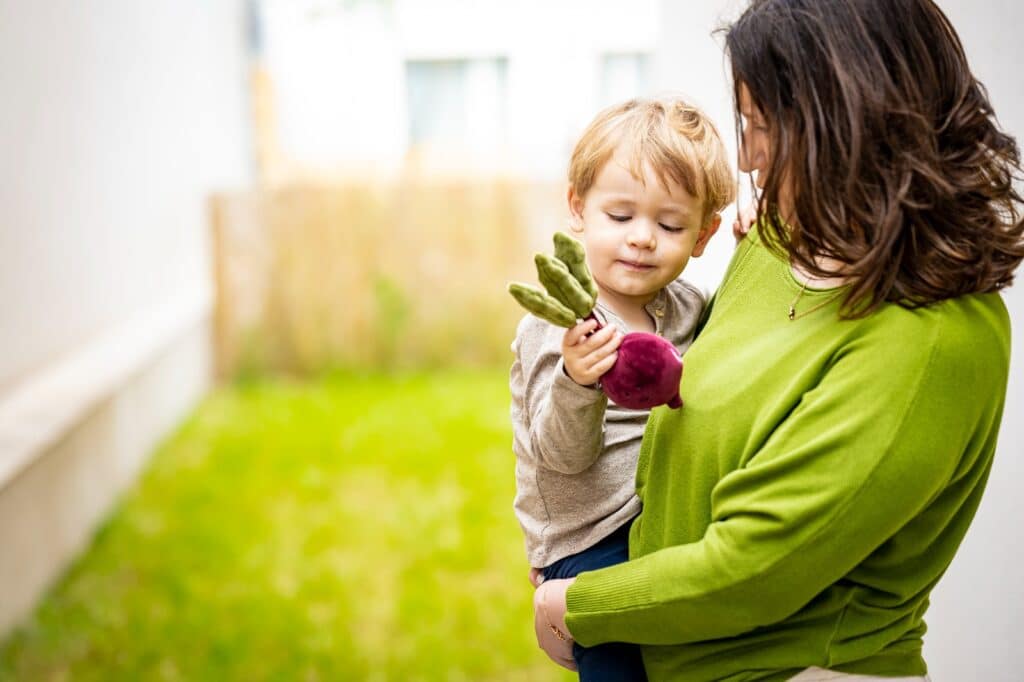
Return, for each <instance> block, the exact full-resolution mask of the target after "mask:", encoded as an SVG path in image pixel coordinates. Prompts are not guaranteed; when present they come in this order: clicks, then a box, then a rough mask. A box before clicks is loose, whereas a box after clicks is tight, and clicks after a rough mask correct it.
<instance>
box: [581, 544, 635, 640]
mask: <svg viewBox="0 0 1024 682" xmlns="http://www.w3.org/2000/svg"><path fill="white" fill-rule="evenodd" d="M651 600H652V599H651V582H650V576H649V574H648V571H647V565H646V563H645V562H638V561H627V562H625V563H622V564H617V565H615V566H610V567H608V568H602V569H599V570H596V571H585V572H583V573H580V574H579V575H578V576H576V582H574V583H573V584H572V585H571V586H570V587H569V590H568V592H566V595H565V603H566V614H565V624H566V627H568V628H569V632H570V633H571V634H572V636H573V638H574V639H575V640H576V641H577V642H579V643H580V644H581V645H582V646H594V645H595V644H602V643H604V642H615V641H620V640H621V636H619V635H616V634H615V627H614V622H613V621H614V619H615V616H616V613H618V612H623V611H628V610H631V609H637V608H641V607H643V606H644V605H646V604H650V603H651Z"/></svg>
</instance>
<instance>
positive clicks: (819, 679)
mask: <svg viewBox="0 0 1024 682" xmlns="http://www.w3.org/2000/svg"><path fill="white" fill-rule="evenodd" d="M789 680H790V682H831V681H832V680H835V682H868V680H879V682H931V678H930V677H928V676H927V675H925V676H924V677H875V676H874V675H850V674H849V673H840V672H836V671H835V670H825V669H824V668H818V667H814V668H807V669H806V670H804V671H803V672H801V673H800V674H799V675H797V676H796V677H791V678H789Z"/></svg>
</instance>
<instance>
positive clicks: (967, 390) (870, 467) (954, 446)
mask: <svg viewBox="0 0 1024 682" xmlns="http://www.w3.org/2000/svg"><path fill="white" fill-rule="evenodd" d="M883 331H884V330H877V333H876V334H875V338H863V339H860V340H859V341H858V342H856V343H854V344H852V345H851V347H849V348H847V349H845V350H844V351H843V352H842V353H841V354H840V356H839V357H835V358H833V360H832V364H831V366H830V367H829V369H828V370H827V371H826V372H825V373H824V374H823V376H822V378H821V380H820V382H819V383H818V385H817V386H816V387H815V388H814V389H812V390H810V391H808V392H806V393H804V395H803V397H802V398H801V400H800V402H799V403H798V404H797V406H796V407H795V408H794V409H793V411H792V412H791V413H790V414H789V416H788V417H787V418H786V419H785V420H784V421H782V422H781V423H780V425H779V426H778V428H776V429H775V430H774V431H773V432H772V434H771V435H770V437H768V439H767V440H766V441H765V442H764V443H763V444H762V445H761V447H760V448H758V449H757V450H756V452H755V454H754V455H753V456H752V457H751V458H750V459H749V460H748V461H747V462H745V464H744V465H743V466H742V467H741V468H739V469H737V470H735V471H732V472H730V473H728V474H727V475H725V476H724V477H723V478H722V479H721V480H720V481H719V482H718V484H717V485H716V486H715V488H714V490H713V493H712V499H711V514H712V516H711V523H710V526H709V527H708V528H707V530H706V533H705V535H704V537H703V538H702V539H700V540H699V541H697V542H693V543H690V544H685V545H677V546H670V547H666V548H663V549H661V550H658V551H655V552H653V553H651V554H648V555H646V556H642V557H639V558H637V559H634V560H631V561H628V562H626V563H624V564H620V565H617V566H613V567H610V568H606V569H602V570H599V571H593V572H585V573H582V574H580V575H579V577H578V579H577V581H576V583H575V584H574V585H573V586H572V587H571V588H570V589H569V591H568V595H567V604H568V613H567V618H566V623H567V625H568V627H569V629H570V631H571V632H572V634H573V636H574V637H575V638H576V639H577V640H578V641H579V642H580V644H582V645H584V646H592V645H594V644H597V643H600V642H607V641H626V642H637V643H641V644H683V643H687V642H694V641H701V640H708V639H716V638H723V637H731V636H736V635H740V634H742V633H744V632H747V631H750V630H753V629H754V628H757V627H760V626H764V625H769V624H772V623H776V622H779V621H781V620H783V619H785V618H786V617H788V616H790V615H792V614H794V613H795V612H797V611H798V610H800V609H801V608H802V607H803V606H804V605H806V604H807V603H808V602H810V601H811V600H812V599H813V598H814V597H815V596H816V595H818V594H819V593H820V592H822V591H823V590H824V589H826V588H827V587H828V586H830V585H831V584H833V583H835V582H836V581H838V580H840V579H841V578H842V577H843V576H844V575H846V574H847V573H848V572H850V571H851V570H852V569H853V568H854V567H856V566H857V565H858V564H859V563H860V562H862V561H863V560H864V559H865V558H866V557H867V556H868V555H869V554H871V553H872V552H873V551H874V550H876V549H877V548H879V547H880V546H881V545H882V544H883V543H885V542H886V541H887V540H889V539H890V538H892V536H893V535H895V534H896V533H897V531H899V529H900V528H901V527H903V526H904V524H906V523H907V522H908V521H909V520H911V519H913V518H914V517H915V516H917V515H918V514H919V513H921V512H922V510H923V509H925V508H926V507H927V506H928V505H929V504H930V503H931V502H932V501H933V500H934V499H935V498H936V497H937V496H938V495H939V494H940V492H941V491H942V490H943V489H944V487H945V486H946V485H948V484H949V482H950V480H951V478H952V477H954V473H955V472H956V470H957V467H958V466H960V465H961V459H962V458H963V457H964V453H965V452H970V451H971V443H972V442H974V441H976V440H977V439H979V438H982V437H984V434H988V433H989V432H990V431H991V430H992V429H995V428H998V423H999V419H998V412H999V411H1000V409H1001V407H1000V406H1001V403H1000V402H999V401H998V400H987V399H975V397H978V396H990V395H994V394H995V393H994V392H996V391H998V390H999V388H998V383H999V381H1000V377H999V376H998V375H997V373H996V372H994V371H992V370H991V369H990V368H991V367H992V366H994V365H996V364H997V363H994V362H991V361H990V358H985V357H982V356H983V355H984V354H985V349H984V348H982V349H978V348H971V339H970V337H969V335H966V334H963V333H958V334H956V335H955V339H954V341H953V342H952V343H951V342H948V339H947V338H944V337H943V335H942V334H941V333H940V331H941V326H940V325H936V328H935V329H934V330H933V331H934V334H933V335H931V336H932V337H931V338H929V337H928V336H919V337H917V338H913V339H912V340H911V339H906V340H897V341H896V342H895V343H894V340H893V339H892V338H891V335H887V334H883V333H882V332H883ZM1002 381H1003V385H1004V387H1005V377H1003V378H1002ZM663 431H664V430H663ZM979 434H981V435H979ZM674 437H676V435H675V434H672V433H664V432H659V431H658V430H657V429H653V430H650V429H649V430H648V434H647V439H645V441H644V448H645V449H647V448H653V449H656V451H657V452H660V453H665V452H669V453H671V452H672V439H673V438H674ZM648 439H649V440H648Z"/></svg>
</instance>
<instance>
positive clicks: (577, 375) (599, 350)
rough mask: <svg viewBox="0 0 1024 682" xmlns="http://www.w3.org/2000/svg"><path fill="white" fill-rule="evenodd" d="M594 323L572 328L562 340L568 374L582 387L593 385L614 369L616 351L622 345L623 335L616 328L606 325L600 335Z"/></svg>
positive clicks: (584, 323)
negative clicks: (595, 330)
mask: <svg viewBox="0 0 1024 682" xmlns="http://www.w3.org/2000/svg"><path fill="white" fill-rule="evenodd" d="M596 328H597V322H596V321H595V320H584V321H583V322H581V323H579V324H578V325H576V326H575V327H570V328H569V329H568V331H566V332H565V336H563V337H562V357H563V358H564V359H565V371H566V373H567V374H568V375H569V378H571V379H572V380H573V381H575V382H576V383H577V384H579V385H580V386H592V385H594V384H596V383H597V380H598V379H600V378H601V376H602V375H603V374H604V373H605V372H607V371H608V370H609V369H611V368H612V365H614V364H615V359H616V358H617V357H618V354H617V353H616V352H615V350H616V349H617V348H618V347H619V343H621V342H622V334H620V333H619V331H618V330H617V329H616V328H615V325H611V324H609V325H606V326H605V327H604V328H602V329H601V330H600V331H599V332H596V333H594V334H591V335H590V336H587V334H590V333H591V332H593V331H594V329H596Z"/></svg>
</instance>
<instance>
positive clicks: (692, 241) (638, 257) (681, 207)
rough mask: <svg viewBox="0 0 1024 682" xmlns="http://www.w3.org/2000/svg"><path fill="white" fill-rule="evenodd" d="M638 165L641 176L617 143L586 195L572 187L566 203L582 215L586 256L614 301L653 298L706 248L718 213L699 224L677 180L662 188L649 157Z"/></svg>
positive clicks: (696, 205) (697, 206) (697, 208)
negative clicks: (641, 180) (636, 176)
mask: <svg viewBox="0 0 1024 682" xmlns="http://www.w3.org/2000/svg"><path fill="white" fill-rule="evenodd" d="M643 170H644V177H643V182H642V183H641V182H640V180H639V179H637V178H635V177H633V175H632V173H631V172H630V170H629V159H628V156H627V155H626V153H625V151H624V150H622V149H621V148H620V149H618V150H616V151H615V153H614V154H613V155H612V157H611V158H610V159H609V160H608V162H607V163H605V165H604V167H603V168H601V170H600V172H599V173H598V174H597V177H596V179H595V180H594V184H593V186H592V187H591V188H590V189H589V190H588V191H587V193H586V195H584V196H583V197H579V196H577V195H576V194H575V193H574V192H573V191H572V190H571V189H570V191H569V208H570V210H571V211H572V213H573V215H574V216H575V217H576V218H579V219H581V222H582V230H583V234H582V241H583V245H584V247H585V248H586V252H587V264H588V265H589V267H590V271H591V273H592V274H593V276H594V281H595V282H597V286H598V289H599V290H600V293H601V295H602V296H603V297H604V298H605V299H606V302H610V303H612V304H613V306H614V304H615V303H627V304H634V305H638V306H643V305H644V304H646V303H648V302H649V301H651V300H652V299H653V298H654V296H655V295H656V294H657V293H658V291H659V290H660V289H662V288H664V287H665V285H667V284H668V283H669V282H671V281H672V280H674V279H676V278H677V277H679V275H680V273H682V271H683V268H684V267H686V262H687V261H688V260H689V259H690V256H691V255H692V256H699V255H700V254H701V253H702V252H703V250H704V246H705V245H706V244H707V241H708V239H710V238H711V235H712V234H714V232H715V230H717V229H718V224H719V222H720V220H721V217H720V216H718V215H715V216H712V218H711V219H710V220H708V221H707V223H706V224H702V218H703V209H704V207H703V205H702V202H701V201H700V200H698V199H696V198H695V197H693V196H691V195H690V194H689V193H687V192H686V190H684V189H683V188H682V187H680V186H678V185H676V184H674V183H671V184H670V185H669V188H668V189H667V190H666V188H665V187H664V186H663V185H662V184H661V180H659V178H658V176H657V175H655V174H654V172H653V171H652V169H651V168H650V166H649V164H646V163H645V164H644V167H643ZM608 299H611V300H610V301H609V300H608Z"/></svg>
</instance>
